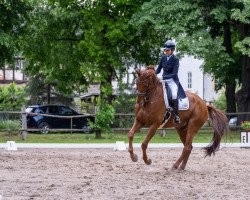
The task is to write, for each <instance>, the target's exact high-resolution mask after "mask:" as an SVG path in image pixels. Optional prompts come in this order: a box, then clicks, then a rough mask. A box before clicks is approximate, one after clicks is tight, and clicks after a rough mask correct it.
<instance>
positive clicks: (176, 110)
mask: <svg viewBox="0 0 250 200" xmlns="http://www.w3.org/2000/svg"><path fill="white" fill-rule="evenodd" d="M173 102H174V123H175V124H179V123H180V121H181V120H180V117H179V101H178V99H174V100H173Z"/></svg>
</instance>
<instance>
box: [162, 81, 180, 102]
mask: <svg viewBox="0 0 250 200" xmlns="http://www.w3.org/2000/svg"><path fill="white" fill-rule="evenodd" d="M164 81H165V82H166V83H167V84H168V86H169V87H170V89H171V93H172V98H173V99H177V92H178V86H177V85H176V83H175V82H174V80H173V79H172V78H171V79H166V80H164Z"/></svg>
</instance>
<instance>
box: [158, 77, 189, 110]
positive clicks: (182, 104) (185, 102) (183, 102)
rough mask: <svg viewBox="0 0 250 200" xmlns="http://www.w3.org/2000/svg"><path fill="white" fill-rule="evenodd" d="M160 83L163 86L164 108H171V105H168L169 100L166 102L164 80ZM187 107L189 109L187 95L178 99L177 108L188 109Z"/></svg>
mask: <svg viewBox="0 0 250 200" xmlns="http://www.w3.org/2000/svg"><path fill="white" fill-rule="evenodd" d="M161 83H162V87H163V96H164V101H165V106H166V109H167V110H171V109H172V108H171V106H170V105H169V102H168V97H167V92H166V87H165V82H164V81H161ZM188 109H189V99H188V97H186V98H184V99H179V110H188Z"/></svg>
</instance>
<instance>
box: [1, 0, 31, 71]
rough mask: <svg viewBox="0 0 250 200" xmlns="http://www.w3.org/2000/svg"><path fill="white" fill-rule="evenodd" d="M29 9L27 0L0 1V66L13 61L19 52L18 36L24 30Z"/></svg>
mask: <svg viewBox="0 0 250 200" xmlns="http://www.w3.org/2000/svg"><path fill="white" fill-rule="evenodd" d="M29 10H30V7H29V4H28V1H24V0H5V1H0V27H1V28H0V68H1V67H3V65H4V64H5V63H6V62H8V63H12V62H13V61H14V56H15V54H17V53H20V52H19V51H20V44H19V39H20V36H21V35H22V34H23V33H24V31H25V25H26V19H27V17H28V16H27V13H28V11H29Z"/></svg>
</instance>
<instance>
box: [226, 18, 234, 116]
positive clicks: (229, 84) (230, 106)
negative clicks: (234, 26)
mask: <svg viewBox="0 0 250 200" xmlns="http://www.w3.org/2000/svg"><path fill="white" fill-rule="evenodd" d="M223 28H224V41H223V46H224V47H225V49H226V52H227V53H228V55H229V56H231V55H232V53H233V49H232V34H231V27H230V24H229V22H228V21H226V22H225V23H224V27H223ZM230 67H231V66H230ZM236 67H237V66H236ZM235 88H236V83H235V79H233V80H231V79H229V80H226V106H227V108H226V112H227V113H235V112H236V99H235ZM231 117H233V116H228V118H229V119H230V118H231Z"/></svg>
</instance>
